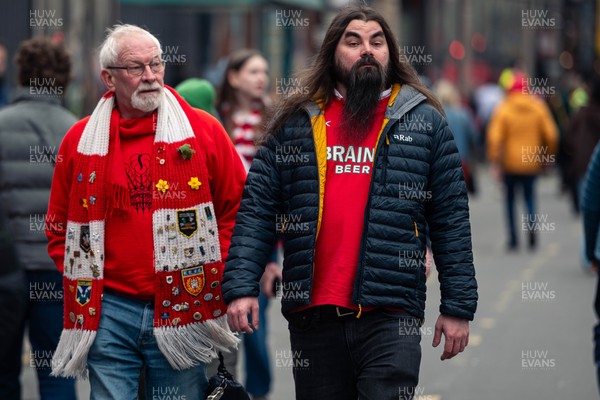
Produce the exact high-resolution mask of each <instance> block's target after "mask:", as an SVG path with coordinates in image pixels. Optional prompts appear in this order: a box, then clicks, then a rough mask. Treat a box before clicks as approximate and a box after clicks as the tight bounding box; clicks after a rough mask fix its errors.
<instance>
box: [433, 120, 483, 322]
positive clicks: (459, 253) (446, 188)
mask: <svg viewBox="0 0 600 400" xmlns="http://www.w3.org/2000/svg"><path fill="white" fill-rule="evenodd" d="M432 113H433V121H434V124H433V126H434V133H433V138H432V152H431V157H432V159H431V169H430V176H429V188H430V190H431V202H429V203H428V207H427V223H428V225H429V229H430V230H429V233H430V238H431V243H432V250H433V255H434V259H435V264H436V267H437V269H438V279H439V281H440V291H441V305H440V312H441V313H442V314H446V315H452V316H455V317H459V318H464V319H467V320H473V316H474V314H475V310H476V308H477V282H476V280H475V269H474V267H473V252H472V244H471V225H470V222H469V206H468V197H467V190H466V186H465V182H464V176H463V172H462V167H461V161H460V157H459V154H458V151H457V149H456V145H455V143H454V139H453V136H452V132H451V131H450V128H448V125H447V124H446V122H445V120H443V119H442V118H441V116H440V115H439V114H438V113H437V112H436V111H434V110H432Z"/></svg>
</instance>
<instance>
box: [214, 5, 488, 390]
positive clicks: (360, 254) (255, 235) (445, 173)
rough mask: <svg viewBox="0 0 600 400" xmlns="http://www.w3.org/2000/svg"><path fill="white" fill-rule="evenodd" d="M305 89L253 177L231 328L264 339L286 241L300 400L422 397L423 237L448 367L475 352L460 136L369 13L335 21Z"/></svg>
mask: <svg viewBox="0 0 600 400" xmlns="http://www.w3.org/2000/svg"><path fill="white" fill-rule="evenodd" d="M297 82H300V83H301V85H302V88H301V89H300V90H295V91H294V93H296V94H295V95H292V96H291V97H288V98H286V99H284V100H283V103H282V104H280V105H279V106H278V107H277V108H276V111H275V113H274V115H273V116H272V118H271V119H270V121H269V122H268V124H267V129H266V136H265V138H264V140H263V144H262V146H261V147H260V149H259V150H258V152H257V154H256V157H255V159H254V162H253V164H252V168H251V169H250V172H249V175H248V178H247V180H246V186H245V190H244V196H243V198H242V202H241V205H240V209H239V212H238V215H237V221H236V226H235V229H234V233H233V237H232V242H231V247H230V251H229V257H228V259H227V263H226V267H225V274H224V278H223V296H224V299H225V301H226V302H227V303H228V305H229V306H228V311H227V313H228V317H229V319H228V322H229V324H230V326H231V327H232V329H233V330H234V331H240V332H246V333H252V332H253V331H254V329H257V328H258V326H259V320H258V302H257V296H258V294H259V280H260V277H261V275H262V273H263V269H264V267H263V266H264V265H265V264H266V263H267V261H268V258H269V255H270V252H271V248H272V245H273V242H274V241H275V239H276V237H278V236H279V237H281V238H282V239H283V243H284V266H283V282H282V285H281V297H282V312H283V314H284V316H285V317H286V318H287V320H288V321H289V330H290V340H291V348H292V351H291V352H290V354H289V355H288V356H289V357H288V358H289V360H285V359H284V360H280V361H281V363H282V365H290V366H292V367H293V374H294V379H295V385H296V398H297V399H344V400H346V399H356V398H361V399H389V398H398V397H400V398H401V399H412V398H413V395H414V392H415V387H416V385H417V383H418V376H419V365H420V359H421V348H420V340H421V336H420V330H421V329H420V327H421V324H422V320H423V317H424V309H425V291H426V286H425V280H426V278H425V270H426V261H425V260H426V258H425V256H426V237H427V234H429V237H430V238H431V243H432V248H433V254H434V257H435V262H436V266H437V269H438V273H439V280H440V284H441V297H442V299H441V305H440V312H441V315H440V317H439V318H438V320H437V323H436V325H435V335H434V339H433V345H434V346H437V345H438V344H439V343H440V342H441V337H442V334H443V335H444V336H445V339H446V340H445V345H444V350H443V353H442V356H441V359H442V360H445V359H449V358H452V357H454V356H455V355H456V354H458V353H459V352H462V351H463V350H464V348H465V347H466V345H467V342H468V336H469V320H472V319H473V316H474V313H475V309H476V306H477V283H476V281H475V271H474V267H473V256H472V249H471V232H470V223H469V210H468V199H467V192H466V187H465V183H464V177H463V173H462V170H461V162H460V157H459V154H458V151H457V149H456V145H455V144H454V141H453V138H452V133H451V132H450V130H449V129H448V127H447V124H446V122H445V120H444V118H443V117H442V116H441V112H442V111H441V106H440V104H439V102H438V101H437V100H435V99H434V98H433V96H432V95H431V93H430V92H429V91H428V90H427V89H426V88H425V87H424V86H423V85H422V84H421V83H420V82H419V80H418V78H417V75H416V73H415V71H414V69H413V68H411V67H410V66H409V65H407V64H404V63H401V62H400V57H399V48H398V45H397V42H396V40H395V38H394V36H393V34H392V32H391V30H390V28H389V26H388V24H387V23H386V21H385V20H384V19H383V17H382V16H381V15H380V14H379V13H377V12H376V11H374V10H373V9H371V8H368V7H364V6H353V7H349V8H346V9H344V10H342V11H341V12H340V13H339V14H338V15H337V16H336V17H335V18H334V20H333V21H332V23H331V25H330V27H329V29H328V31H327V33H326V35H325V39H324V43H323V45H322V47H321V50H320V52H319V54H318V56H317V58H316V61H315V63H314V66H313V67H312V69H310V70H308V71H306V72H305V73H304V74H301V75H300V77H299V79H298V80H297ZM249 314H250V315H251V318H252V319H251V321H252V323H251V324H250V323H249V322H248V321H249V320H248V315H249ZM281 357H282V358H285V357H286V355H285V354H283V355H281ZM278 361H279V360H278Z"/></svg>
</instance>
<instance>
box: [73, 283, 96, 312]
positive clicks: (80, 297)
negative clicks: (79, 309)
mask: <svg viewBox="0 0 600 400" xmlns="http://www.w3.org/2000/svg"><path fill="white" fill-rule="evenodd" d="M91 295H92V280H91V279H77V294H76V295H75V301H77V304H79V305H80V306H85V305H86V304H87V303H89V302H90V298H91Z"/></svg>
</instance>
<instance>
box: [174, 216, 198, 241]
mask: <svg viewBox="0 0 600 400" xmlns="http://www.w3.org/2000/svg"><path fill="white" fill-rule="evenodd" d="M177 229H178V230H179V233H181V234H182V235H184V236H187V237H189V238H190V237H192V236H193V235H194V233H196V232H197V231H198V214H197V213H196V210H181V211H177Z"/></svg>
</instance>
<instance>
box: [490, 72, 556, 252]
mask: <svg viewBox="0 0 600 400" xmlns="http://www.w3.org/2000/svg"><path fill="white" fill-rule="evenodd" d="M557 143H558V130H557V127H556V124H555V123H554V120H553V119H552V116H551V115H550V111H549V110H548V107H547V106H546V104H545V103H544V102H543V101H542V100H540V99H539V98H537V97H535V96H533V95H530V94H529V91H528V87H527V79H526V76H525V75H524V74H522V73H520V72H517V73H515V75H514V79H513V80H512V85H511V87H510V89H509V91H508V93H507V95H506V98H505V99H504V100H503V101H502V103H501V104H500V105H499V106H498V107H497V108H496V111H495V112H494V114H493V116H492V119H491V121H490V125H489V131H488V145H487V155H488V158H489V160H490V162H491V163H492V170H493V173H494V175H495V176H496V177H497V178H498V179H501V180H502V181H503V182H504V190H505V207H506V221H507V228H508V243H507V249H508V250H509V251H512V250H516V249H517V248H518V246H519V239H518V236H517V229H516V225H515V196H516V192H517V191H518V190H522V191H523V195H524V198H525V206H526V209H527V214H526V215H527V217H526V218H525V217H522V218H521V221H522V224H521V225H520V226H525V227H527V233H528V236H529V237H528V243H529V248H530V249H535V247H536V245H537V236H536V233H535V232H536V229H535V227H536V226H537V224H536V222H537V217H536V204H535V179H536V177H537V176H538V175H539V174H540V173H541V172H542V171H543V170H544V169H545V168H547V167H549V166H551V165H553V164H554V157H555V154H556V150H557ZM532 227H533V228H532Z"/></svg>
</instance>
